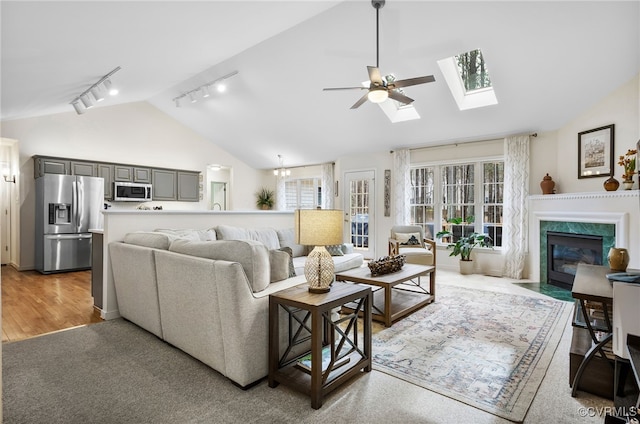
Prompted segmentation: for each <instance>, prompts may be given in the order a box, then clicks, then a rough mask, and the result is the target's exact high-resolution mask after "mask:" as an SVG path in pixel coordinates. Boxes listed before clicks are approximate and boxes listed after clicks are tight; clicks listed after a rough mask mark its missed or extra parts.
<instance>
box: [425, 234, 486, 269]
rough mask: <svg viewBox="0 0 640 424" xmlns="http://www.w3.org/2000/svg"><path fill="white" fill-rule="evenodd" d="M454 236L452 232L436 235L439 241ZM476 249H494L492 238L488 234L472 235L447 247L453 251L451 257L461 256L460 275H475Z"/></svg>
mask: <svg viewBox="0 0 640 424" xmlns="http://www.w3.org/2000/svg"><path fill="white" fill-rule="evenodd" d="M452 236H453V234H452V233H451V232H450V231H440V232H439V233H438V234H436V237H437V238H439V239H442V238H443V237H452ZM476 247H490V248H493V242H492V240H491V237H489V236H488V235H486V234H479V233H471V234H468V235H466V236H461V237H459V238H458V239H457V240H456V241H455V242H453V243H449V244H448V245H447V249H453V250H452V251H451V253H450V254H449V256H458V255H460V274H463V275H467V274H473V259H471V252H472V251H473V249H474V248H476Z"/></svg>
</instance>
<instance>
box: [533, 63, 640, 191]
mask: <svg viewBox="0 0 640 424" xmlns="http://www.w3.org/2000/svg"><path fill="white" fill-rule="evenodd" d="M639 81H640V74H639V75H637V76H636V77H635V78H633V79H632V80H630V81H628V82H627V83H626V84H624V85H623V86H622V87H619V88H618V89H617V90H615V91H614V92H612V93H611V94H609V95H608V96H606V97H605V98H604V99H602V100H601V101H600V102H598V103H597V104H596V105H593V106H591V107H589V108H586V110H585V112H584V113H583V114H581V115H580V116H577V117H576V118H575V119H573V120H572V121H571V122H568V123H567V124H566V125H565V126H564V127H562V128H560V129H559V130H558V131H557V151H556V153H557V154H556V156H555V162H556V169H557V171H556V175H555V176H553V179H554V180H555V181H556V184H558V185H560V186H561V191H559V192H561V193H579V192H590V191H600V190H603V187H602V184H603V183H604V181H605V180H606V179H607V178H608V177H601V178H583V179H578V133H579V132H581V131H588V130H591V129H594V128H598V127H602V126H605V125H610V124H615V132H614V162H615V164H614V174H615V175H614V176H615V178H616V179H617V180H618V181H622V167H621V166H620V165H618V164H617V162H618V157H619V156H621V155H623V154H625V153H626V152H627V150H628V149H635V145H636V142H637V141H638V138H640V129H639V126H640V119H639V118H638V116H639V115H640V105H639V94H638V93H639V90H640V89H639V85H640V84H639ZM537 159H538V160H541V161H543V160H545V159H546V160H547V161H549V162H552V161H553V156H550V155H549V156H546V157H539V158H537ZM540 179H542V178H540ZM637 180H638V178H636V185H635V186H634V188H637V187H638V181H637Z"/></svg>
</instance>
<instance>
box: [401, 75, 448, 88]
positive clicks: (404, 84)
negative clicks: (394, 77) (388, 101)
mask: <svg viewBox="0 0 640 424" xmlns="http://www.w3.org/2000/svg"><path fill="white" fill-rule="evenodd" d="M435 80H436V79H435V78H434V77H433V75H429V76H426V77H417V78H408V79H403V80H399V81H394V82H392V83H391V84H389V86H390V87H391V86H393V87H394V88H401V87H409V86H411V85H418V84H425V83H427V82H434V81H435Z"/></svg>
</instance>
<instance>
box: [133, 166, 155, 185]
mask: <svg viewBox="0 0 640 424" xmlns="http://www.w3.org/2000/svg"><path fill="white" fill-rule="evenodd" d="M133 182H134V183H145V184H151V169H149V168H138V167H137V166H134V167H133Z"/></svg>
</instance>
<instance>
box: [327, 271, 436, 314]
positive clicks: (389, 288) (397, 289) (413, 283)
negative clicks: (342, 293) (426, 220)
mask: <svg viewBox="0 0 640 424" xmlns="http://www.w3.org/2000/svg"><path fill="white" fill-rule="evenodd" d="M427 275H429V276H430V278H429V289H428V290H427V289H426V288H425V287H424V286H422V285H421V282H420V277H424V276H427ZM434 277H435V267H434V266H425V265H415V264H405V265H404V266H403V267H402V269H401V270H400V271H397V272H392V273H390V274H384V275H379V276H377V277H373V276H371V272H370V271H369V268H368V267H360V268H356V269H350V270H348V271H344V272H339V273H337V274H336V280H337V281H351V282H354V283H361V284H369V285H372V286H377V287H381V288H382V290H376V291H375V293H374V294H373V307H372V314H371V315H372V318H373V319H374V320H376V321H380V322H383V323H384V325H385V326H386V327H391V325H392V324H393V323H394V322H396V321H397V320H399V319H400V318H402V317H405V316H407V315H409V314H410V313H412V312H414V311H416V310H418V309H420V308H422V307H424V306H426V305H428V304H429V303H431V302H434V301H435V300H436V281H435V278H434ZM342 309H343V311H349V310H350V308H349V307H348V306H343V307H342Z"/></svg>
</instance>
